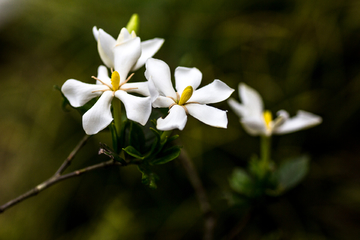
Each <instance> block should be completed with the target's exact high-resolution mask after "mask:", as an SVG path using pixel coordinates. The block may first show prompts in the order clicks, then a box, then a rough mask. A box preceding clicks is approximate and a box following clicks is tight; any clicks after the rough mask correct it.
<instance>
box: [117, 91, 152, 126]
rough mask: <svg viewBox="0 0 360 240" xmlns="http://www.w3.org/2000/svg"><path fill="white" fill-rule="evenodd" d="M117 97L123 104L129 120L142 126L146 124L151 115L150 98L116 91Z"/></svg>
mask: <svg viewBox="0 0 360 240" xmlns="http://www.w3.org/2000/svg"><path fill="white" fill-rule="evenodd" d="M115 97H117V98H118V99H120V100H121V101H122V102H123V104H124V106H125V110H126V116H127V118H128V119H130V120H132V121H135V122H138V123H140V124H141V125H145V124H146V122H147V121H148V119H149V117H150V113H151V101H150V97H137V96H133V95H130V94H127V93H126V92H125V91H122V90H119V91H116V92H115Z"/></svg>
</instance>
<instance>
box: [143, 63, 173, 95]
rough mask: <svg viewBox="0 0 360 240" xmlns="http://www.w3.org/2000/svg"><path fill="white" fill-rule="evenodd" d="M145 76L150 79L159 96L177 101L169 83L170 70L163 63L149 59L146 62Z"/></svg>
mask: <svg viewBox="0 0 360 240" xmlns="http://www.w3.org/2000/svg"><path fill="white" fill-rule="evenodd" d="M145 76H146V77H147V78H148V80H149V78H150V77H151V79H152V81H153V82H154V85H155V87H156V89H158V91H159V92H160V94H161V95H163V96H166V97H167V96H168V97H173V98H174V99H177V96H176V93H175V90H174V88H173V86H172V83H171V75H170V68H169V66H168V65H167V64H166V63H165V62H164V61H161V60H158V59H155V58H149V59H148V60H147V61H146V75H145Z"/></svg>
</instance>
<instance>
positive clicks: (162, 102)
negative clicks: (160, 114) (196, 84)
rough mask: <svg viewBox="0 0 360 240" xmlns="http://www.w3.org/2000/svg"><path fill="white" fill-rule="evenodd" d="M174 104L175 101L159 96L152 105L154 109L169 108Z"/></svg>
mask: <svg viewBox="0 0 360 240" xmlns="http://www.w3.org/2000/svg"><path fill="white" fill-rule="evenodd" d="M174 103H175V102H174V100H172V99H171V98H168V97H163V96H159V97H158V98H156V99H155V101H154V102H153V104H152V105H153V107H154V108H168V107H170V105H172V104H174Z"/></svg>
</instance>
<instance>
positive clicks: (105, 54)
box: [93, 26, 164, 76]
mask: <svg viewBox="0 0 360 240" xmlns="http://www.w3.org/2000/svg"><path fill="white" fill-rule="evenodd" d="M93 34H94V37H95V39H96V41H97V42H98V45H97V46H98V51H99V54H100V58H101V60H102V61H103V62H104V64H105V65H106V66H108V67H109V68H112V69H115V70H116V71H119V70H118V68H117V67H118V66H119V65H121V64H123V62H121V61H119V60H118V59H117V58H118V56H120V57H121V56H122V55H123V54H125V55H126V53H123V51H122V50H123V49H126V48H127V47H123V48H118V47H117V46H120V45H132V43H131V42H132V41H134V39H138V40H139V41H140V38H139V37H137V36H136V34H135V32H134V31H132V33H131V34H130V33H129V32H128V30H127V29H126V28H122V29H121V31H120V34H119V36H118V38H117V40H115V39H114V38H113V37H112V36H110V35H109V34H108V33H106V32H105V31H104V30H102V29H101V28H100V29H97V28H96V26H95V27H93ZM163 43H164V39H161V38H154V39H151V40H147V41H144V42H141V43H140V44H141V46H140V55H139V57H138V58H137V59H136V61H135V63H133V65H132V66H130V71H136V70H137V69H139V68H141V67H142V66H143V65H144V64H145V62H146V60H147V59H148V58H150V57H152V56H153V55H154V54H155V53H156V52H157V51H158V50H159V49H160V47H161V46H162V44H163ZM122 59H123V58H122ZM120 76H121V74H120Z"/></svg>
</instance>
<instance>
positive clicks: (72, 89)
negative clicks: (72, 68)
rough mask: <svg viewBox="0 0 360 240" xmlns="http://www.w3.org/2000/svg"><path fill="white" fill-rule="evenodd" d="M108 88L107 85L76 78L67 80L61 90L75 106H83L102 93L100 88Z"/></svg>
mask: <svg viewBox="0 0 360 240" xmlns="http://www.w3.org/2000/svg"><path fill="white" fill-rule="evenodd" d="M106 89H109V88H108V87H107V86H105V85H96V84H88V83H83V82H80V81H78V80H75V79H69V80H67V81H66V82H65V83H64V84H63V85H62V87H61V91H62V92H63V94H64V95H65V97H66V98H67V99H68V100H69V102H70V104H71V106H73V107H81V106H83V105H84V104H85V103H87V102H88V101H90V100H91V99H93V98H94V97H97V96H100V95H101V94H102V92H101V91H98V90H106ZM94 91H96V92H94Z"/></svg>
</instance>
